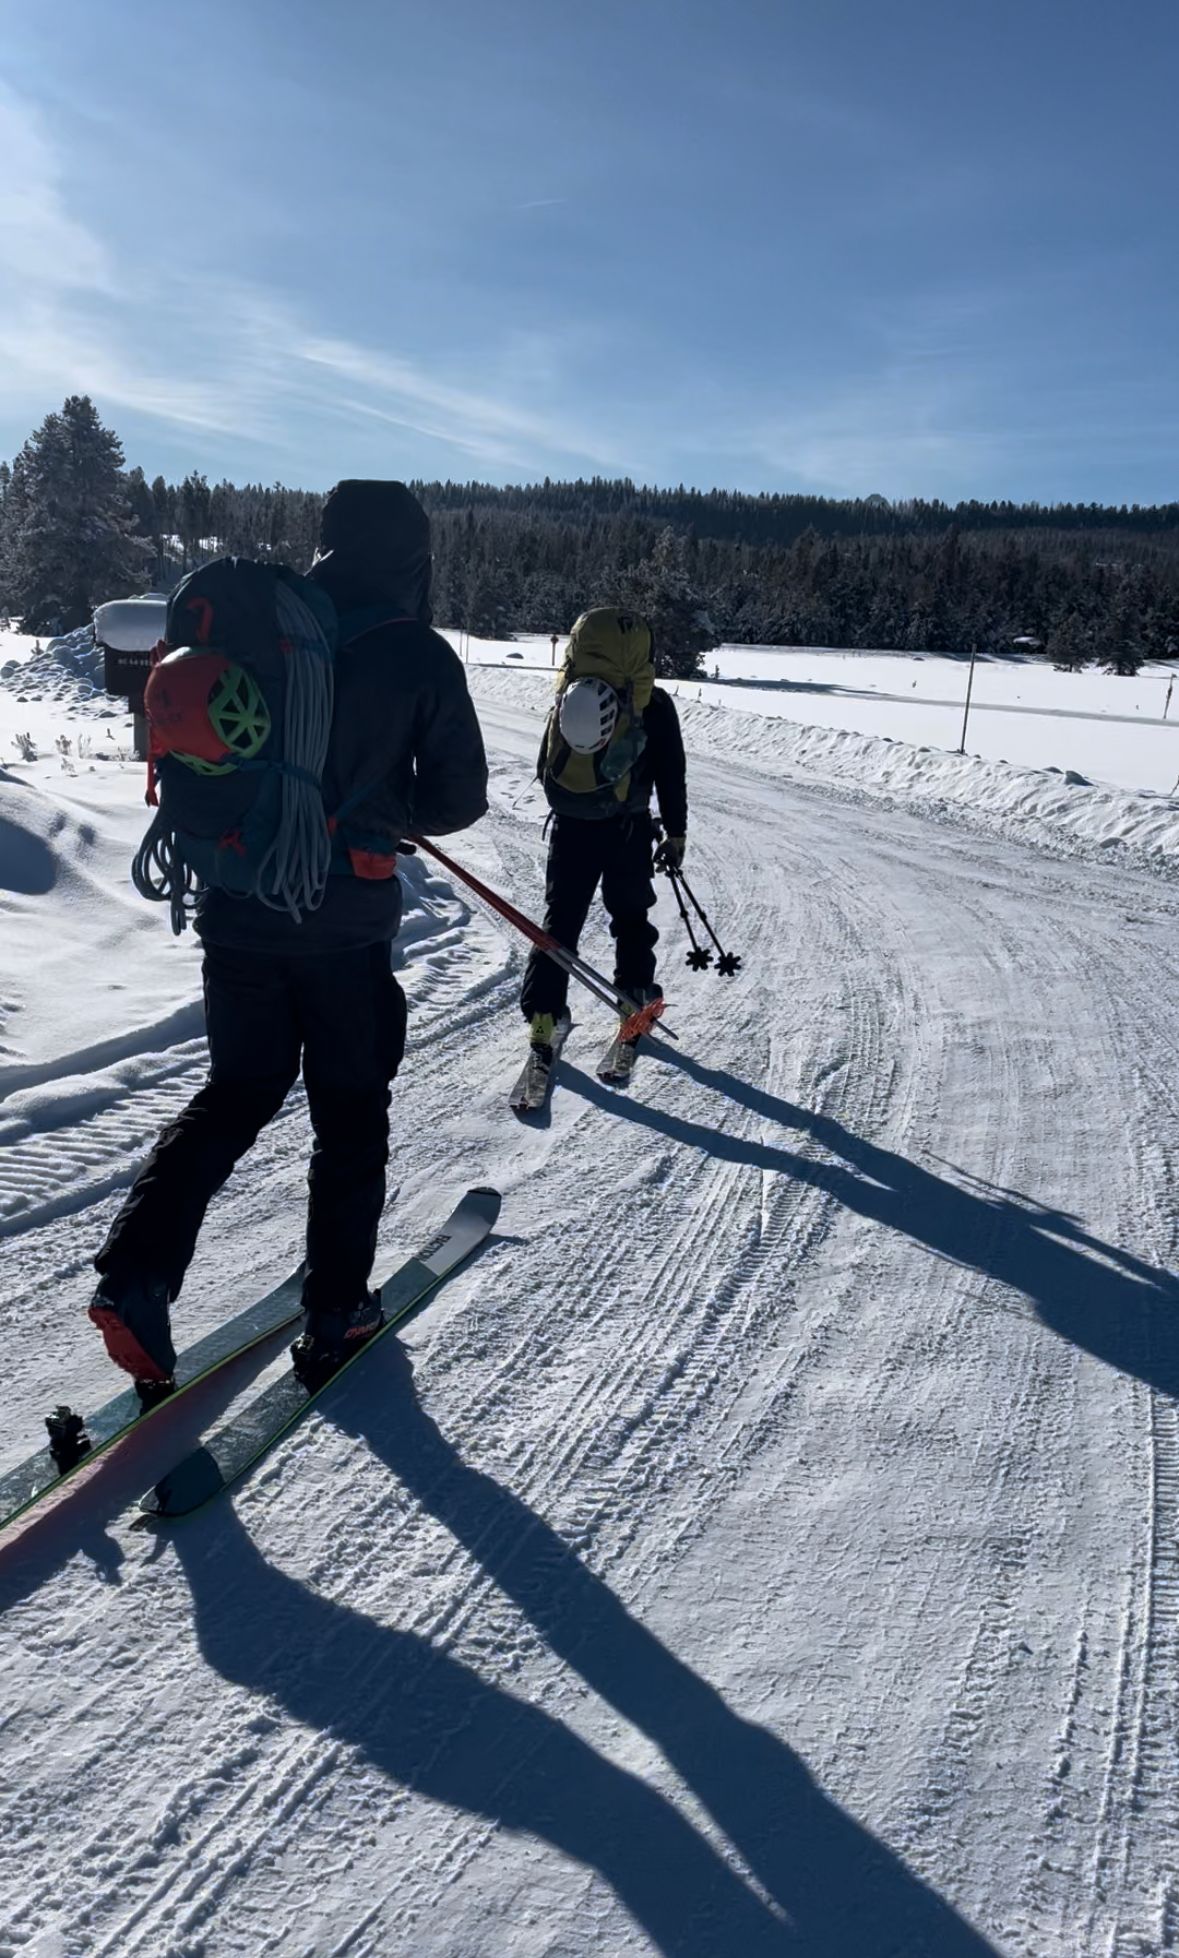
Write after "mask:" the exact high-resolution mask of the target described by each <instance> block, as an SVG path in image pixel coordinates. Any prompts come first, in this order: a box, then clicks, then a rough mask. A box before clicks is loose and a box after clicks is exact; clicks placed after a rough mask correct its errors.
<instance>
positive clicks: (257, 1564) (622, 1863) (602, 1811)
mask: <svg viewBox="0 0 1179 1958" xmlns="http://www.w3.org/2000/svg"><path fill="white" fill-rule="evenodd" d="M323 1412H324V1415H325V1417H326V1418H328V1419H331V1420H332V1421H334V1422H335V1423H337V1424H338V1425H339V1426H341V1427H343V1428H345V1429H346V1431H347V1432H349V1433H355V1434H357V1435H359V1436H363V1438H364V1439H365V1440H366V1441H367V1442H368V1444H369V1446H370V1447H371V1448H372V1450H373V1452H374V1453H375V1454H376V1455H377V1456H378V1457H379V1458H380V1459H381V1460H382V1461H383V1462H384V1463H385V1464H386V1465H387V1466H388V1468H389V1469H390V1470H391V1471H392V1472H393V1473H394V1474H395V1475H396V1476H397V1477H398V1478H399V1480H400V1481H401V1483H402V1484H403V1486H404V1487H405V1488H406V1489H407V1490H409V1491H410V1492H411V1494H412V1495H413V1496H414V1497H415V1498H416V1499H417V1500H419V1501H420V1502H421V1503H422V1504H423V1506H424V1507H425V1508H426V1509H428V1510H429V1511H430V1513H431V1514H433V1515H434V1516H436V1517H437V1518H438V1519H439V1520H440V1521H441V1522H443V1523H444V1524H445V1525H446V1526H447V1528H448V1529H450V1530H451V1531H452V1532H453V1534H454V1536H455V1537H456V1538H457V1540H458V1541H459V1542H460V1543H461V1544H462V1545H463V1546H464V1547H465V1549H466V1550H467V1551H468V1552H469V1554H470V1555H471V1557H473V1558H474V1559H475V1561H476V1562H477V1563H478V1564H479V1565H480V1566H481V1568H482V1569H483V1570H484V1571H485V1572H486V1574H487V1575H488V1577H489V1578H491V1580H492V1581H493V1582H494V1583H495V1584H496V1585H498V1586H499V1588H500V1589H501V1590H502V1591H503V1593H504V1594H505V1596H507V1597H508V1598H509V1599H510V1600H511V1601H512V1603H513V1604H514V1605H515V1606H516V1607H517V1608H518V1609H519V1611H520V1612H521V1613H522V1614H523V1615H524V1616H526V1617H527V1618H528V1620H529V1621H530V1622H531V1623H532V1624H533V1625H534V1626H535V1627H536V1629H537V1631H538V1632H539V1633H540V1634H541V1636H542V1637H543V1638H544V1639H545V1640H546V1642H547V1643H548V1644H549V1646H550V1647H551V1648H552V1650H553V1651H554V1653H556V1654H557V1656H558V1657H559V1658H560V1659H562V1660H563V1661H564V1662H565V1663H566V1664H567V1665H569V1666H570V1667H571V1668H573V1670H575V1671H576V1672H577V1673H578V1674H579V1675H580V1676H581V1678H582V1679H583V1680H584V1681H585V1682H586V1684H587V1685H588V1686H590V1687H591V1688H592V1689H593V1690H594V1691H595V1692H597V1693H598V1694H600V1695H601V1696H602V1697H603V1698H604V1699H606V1700H607V1701H608V1702H609V1703H610V1704H611V1705H612V1706H614V1707H615V1708H616V1709H617V1710H618V1712H619V1713H620V1714H622V1716H623V1717H624V1718H625V1719H626V1720H628V1721H630V1722H632V1723H633V1724H634V1725H635V1726H636V1727H638V1728H639V1729H641V1731H642V1732H643V1733H645V1734H646V1735H648V1736H649V1738H650V1739H651V1740H652V1741H654V1742H655V1744H656V1745H657V1746H658V1747H659V1748H660V1750H661V1751H662V1753H663V1755H664V1757H665V1758H666V1760H667V1762H668V1763H669V1765H670V1766H671V1767H672V1768H673V1769H674V1770H675V1772H676V1773H677V1774H678V1775H679V1776H680V1777H681V1779H682V1780H683V1782H684V1783H685V1784H686V1785H687V1786H688V1787H689V1788H690V1789H691V1790H692V1791H693V1793H694V1794H695V1795H696V1796H697V1798H698V1799H699V1800H700V1801H701V1802H702V1803H703V1805H704V1806H705V1808H706V1809H707V1810H708V1812H709V1813H710V1814H711V1816H712V1817H713V1819H714V1821H715V1822H716V1824H717V1826H718V1827H719V1828H720V1830H721V1831H722V1832H723V1834H724V1835H725V1836H726V1837H727V1838H728V1840H729V1842H730V1843H731V1844H732V1846H733V1848H734V1849H735V1850H736V1851H737V1854H738V1856H739V1857H740V1858H741V1859H742V1860H743V1862H744V1864H745V1866H746V1867H747V1869H748V1870H749V1871H751V1872H752V1874H753V1877H754V1878H755V1879H756V1887H755V1885H754V1884H753V1883H750V1882H748V1881H747V1880H745V1878H744V1877H743V1876H742V1875H741V1874H740V1873H739V1872H738V1871H737V1870H736V1869H735V1868H734V1867H733V1866H732V1865H731V1863H730V1862H728V1861H726V1859H725V1858H724V1857H723V1856H722V1855H721V1854H719V1853H718V1852H717V1850H716V1849H714V1848H713V1846H712V1845H711V1844H710V1843H709V1842H708V1841H707V1840H706V1838H705V1837H704V1836H702V1835H701V1834H700V1833H699V1832H698V1831H697V1830H696V1829H694V1828H693V1827H692V1826H691V1825H690V1824H689V1823H688V1822H687V1821H686V1820H685V1818H684V1817H683V1816H682V1815H681V1813H680V1812H679V1810H678V1809H677V1808H676V1807H674V1806H673V1804H672V1803H671V1802H669V1801H667V1800H665V1799H664V1797H663V1796H662V1795H660V1794H658V1793H657V1792H656V1791H655V1790H654V1789H652V1788H650V1787H649V1786H647V1784H646V1783H644V1782H643V1781H642V1780H640V1779H639V1778H638V1777H637V1776H636V1775H634V1774H631V1773H628V1772H626V1771H625V1770H623V1769H621V1768H619V1767H616V1766H614V1765H613V1764H612V1763H611V1762H609V1761H608V1760H606V1759H604V1758H603V1756H602V1755H600V1754H598V1753H597V1752H596V1751H595V1750H594V1749H593V1748H592V1747H590V1746H589V1745H588V1744H587V1743H586V1742H585V1741H583V1740H581V1739H579V1738H578V1737H577V1736H576V1735H575V1734H574V1733H573V1732H572V1731H571V1730H570V1729H568V1728H567V1727H565V1726H563V1725H562V1724H561V1723H560V1722H559V1721H557V1720H555V1719H553V1718H552V1717H551V1716H550V1715H548V1714H547V1713H544V1712H543V1711H542V1710H541V1709H540V1708H539V1707H537V1706H534V1705H531V1704H529V1703H528V1702H527V1701H526V1700H523V1699H519V1698H517V1697H515V1696H514V1695H511V1694H508V1693H506V1692H504V1691H502V1690H501V1689H500V1688H498V1687H496V1686H493V1685H491V1684H490V1683H488V1682H486V1681H484V1680H482V1679H480V1677H479V1676H478V1674H477V1673H475V1672H473V1671H471V1670H469V1669H468V1668H467V1667H466V1666H464V1665H462V1664H460V1663H459V1662H458V1661H457V1660H455V1659H453V1658H451V1657H450V1656H448V1655H447V1654H446V1653H444V1652H442V1651H439V1650H438V1649H437V1648H436V1647H435V1646H433V1645H431V1644H430V1642H429V1641H428V1640H426V1639H424V1638H422V1637H420V1636H418V1635H416V1634H414V1633H410V1632H403V1631H397V1630H395V1629H393V1628H391V1627H389V1626H386V1625H382V1624H378V1623H376V1622H374V1621H373V1620H371V1619H367V1618H364V1617H362V1616H361V1615H360V1614H359V1613H357V1612H355V1611H352V1610H350V1609H349V1608H347V1607H346V1606H343V1605H340V1604H336V1603H332V1602H330V1601H329V1600H327V1599H325V1598H322V1597H319V1596H317V1595H316V1594H315V1593H314V1592H312V1591H309V1590H308V1589H306V1588H305V1587H304V1586H302V1585H300V1584H299V1583H297V1582H295V1581H294V1580H293V1579H292V1578H289V1577H287V1576H285V1575H284V1574H283V1573H282V1572H280V1571H278V1570H275V1569H274V1568H273V1567H272V1566H271V1565H269V1564H267V1563H266V1561H265V1560H264V1559H263V1558H262V1556H261V1555H260V1553H259V1552H258V1550H257V1549H256V1548H255V1546H254V1545H253V1543H252V1542H251V1540H250V1539H249V1537H248V1536H247V1534H246V1532H245V1530H244V1528H243V1526H242V1524H241V1522H240V1520H239V1519H238V1517H237V1516H236V1514H235V1513H234V1512H233V1511H232V1510H231V1509H229V1508H228V1506H224V1507H220V1508H219V1509H218V1510H217V1511H216V1512H215V1515H214V1516H212V1517H210V1519H209V1520H208V1522H207V1523H206V1524H205V1525H204V1526H197V1527H191V1526H190V1527H188V1528H185V1527H181V1528H180V1529H179V1530H178V1531H177V1532H176V1533H175V1538H174V1543H175V1549H176V1553H177V1555H178V1556H179V1558H180V1561H181V1563H182V1565H183V1568H184V1571H185V1574H186V1576H187V1579H188V1582H189V1584H190V1586H191V1589H192V1595H193V1600H194V1605H195V1612H196V1626H197V1634H198V1638H199V1641H200V1647H201V1651H202V1653H203V1655H204V1657H205V1659H206V1660H207V1662H208V1663H209V1664H210V1665H211V1666H213V1667H214V1668H215V1669H216V1670H217V1671H218V1672H219V1673H221V1674H222V1675H223V1676H224V1677H225V1678H226V1679H229V1680H231V1681H233V1682H234V1683H236V1684H238V1685H241V1686H244V1687H246V1688H248V1689H249V1690H250V1691H252V1692H256V1693H262V1694H266V1695H268V1696H271V1697H273V1698H274V1699H275V1700H277V1701H279V1702H280V1703H281V1704H282V1705H283V1706H285V1707H286V1708H287V1709H288V1711H289V1712H290V1713H291V1714H292V1715H293V1716H294V1717H295V1718H296V1719H297V1720H299V1721H302V1722H304V1723H306V1724H308V1725H311V1726H316V1727H319V1728H320V1729H321V1730H323V1731H325V1732H326V1731H330V1732H331V1733H332V1735H333V1736H334V1737H336V1738H338V1739H341V1740H344V1741H346V1742H347V1743H349V1744H350V1745H351V1746H353V1747H355V1748H357V1749H358V1750H359V1751H360V1752H361V1753H362V1754H363V1755H365V1756H366V1757H367V1758H368V1760H370V1761H371V1762H372V1763H373V1764H374V1765H375V1766H376V1767H377V1768H379V1769H380V1770H381V1772H382V1773H383V1774H385V1775H387V1776H388V1777H389V1778H390V1780H393V1781H395V1782H397V1784H398V1785H399V1786H401V1787H405V1788H411V1789H413V1790H415V1791H417V1792H418V1793H420V1794H423V1795H425V1796H427V1797H428V1798H430V1799H432V1800H436V1801H441V1802H446V1803H449V1804H450V1805H451V1806H452V1807H454V1808H457V1809H463V1810H466V1811H468V1812H469V1813H472V1814H476V1815H479V1816H482V1817H485V1818H487V1819H488V1820H490V1821H494V1822H496V1823H499V1824H502V1825H504V1826H505V1827H507V1828H510V1829H513V1830H519V1831H523V1832H527V1833H529V1834H531V1835H534V1836H537V1837H540V1838H541V1839H542V1840H544V1841H547V1842H549V1843H550V1844H552V1845H553V1847H554V1848H556V1849H558V1850H560V1851H561V1852H562V1853H563V1854H564V1855H566V1856H568V1857H570V1858H572V1859H573V1860H575V1861H576V1862H578V1863H581V1864H582V1865H584V1866H585V1867H587V1868H589V1869H591V1870H596V1871H598V1872H599V1873H600V1874H601V1876H602V1877H603V1878H604V1879H605V1880H606V1882H607V1883H608V1884H609V1885H610V1886H611V1888H612V1889H613V1890H614V1892H615V1894H616V1896H617V1897H618V1898H619V1900H620V1902H621V1903H622V1904H623V1905H624V1907H625V1908H626V1909H627V1910H628V1911H629V1912H630V1913H631V1915H632V1917H633V1918H634V1919H635V1921H636V1922H637V1923H638V1924H639V1925H640V1926H641V1927H642V1929H643V1931H644V1932H645V1934H646V1936H647V1937H648V1939H649V1940H650V1942H651V1945H652V1947H653V1948H654V1949H655V1950H657V1951H659V1952H661V1953H664V1954H668V1955H669V1958H672V1955H673V1954H674V1958H729V1954H732V1958H760V1954H766V1958H770V1954H774V1955H775V1958H778V1954H781V1958H787V1954H790V1958H798V1954H814V1958H885V1954H888V1955H889V1958H892V1955H893V1954H895V1953H896V1952H898V1951H903V1952H904V1953H905V1954H906V1958H996V1954H995V1953H994V1951H993V1949H992V1947H991V1946H990V1945H989V1944H988V1943H987V1942H986V1940H985V1939H984V1938H982V1937H981V1936H980V1935H979V1934H978V1933H977V1932H975V1931H974V1930H972V1929H971V1927H970V1926H969V1925H968V1924H967V1923H966V1922H965V1921H964V1920H963V1919H962V1918H961V1917H959V1916H958V1915H957V1914H956V1913H955V1912H954V1911H953V1910H952V1909H951V1908H950V1906H949V1905H948V1904H946V1903H945V1902H944V1901H943V1900H942V1899H941V1898H940V1897H938V1896H937V1894H936V1893H935V1892H934V1891H933V1890H931V1889H930V1888H929V1887H928V1886H927V1885H926V1884H925V1883H923V1882H922V1881H921V1880H920V1879H919V1878H918V1877H916V1876H915V1875H914V1874H913V1873H912V1872H910V1871H909V1870H907V1869H906V1868H905V1866H904V1865H903V1863H901V1862H900V1861H899V1859H898V1858H897V1857H895V1856H894V1855H893V1854H892V1853H891V1851H889V1850H888V1849H886V1848H885V1847H884V1846H883V1844H881V1843H880V1842H879V1841H877V1840H876V1838H874V1837H873V1836H872V1835H871V1834H870V1833H869V1832H868V1831H867V1830H866V1829H864V1828H862V1827H861V1826H860V1825H859V1824H858V1823H857V1822H855V1821H854V1820H853V1818H852V1817H851V1816H850V1815H848V1814H847V1813H846V1812H845V1811H844V1810H842V1809H841V1808H839V1807H838V1806H837V1805H836V1804H835V1803H834V1802H832V1801H830V1800H829V1799H828V1798H827V1797H826V1796H825V1795H824V1794H823V1793H822V1791H821V1790H820V1789H819V1788H817V1787H816V1785H815V1783H814V1782H813V1780H812V1779H811V1777H810V1775H809V1774H808V1772H807V1770H806V1768H805V1767H804V1766H803V1764H802V1763H801V1761H800V1760H799V1759H798V1757H797V1756H796V1755H795V1754H793V1753H792V1752H791V1750H790V1749H789V1748H788V1747H787V1746H785V1745H784V1744H783V1742H781V1741H780V1740H779V1739H777V1738H776V1736H775V1735H773V1734H772V1733H771V1732H769V1730H768V1729H766V1728H764V1727H759V1726H756V1725H754V1724H752V1723H751V1722H748V1721H746V1720H744V1719H742V1718H740V1717H739V1716H738V1715H736V1714H734V1713H733V1712H732V1711H731V1710H730V1709H729V1708H728V1707H727V1706H726V1704H725V1702H724V1700H723V1699H722V1698H721V1697H720V1695H719V1694H718V1693H716V1692H715V1691H714V1690H713V1688H712V1687H710V1686H709V1685H707V1684H706V1683H705V1681H703V1680H702V1679H700V1678H699V1677H698V1676H697V1675H696V1674H695V1673H693V1672H692V1671H691V1670H690V1669H689V1668H688V1667H687V1666H686V1665H684V1664H683V1663H682V1662H681V1661H680V1660H679V1659H677V1658H676V1657H675V1656H674V1654H673V1653H671V1652H669V1651H668V1650H667V1648H666V1647H665V1646H664V1645H662V1644H661V1643H660V1642H659V1640H658V1639H656V1638H655V1637H654V1636H653V1634H652V1633H650V1632H648V1631H647V1630H645V1628H644V1627H643V1626H642V1625H641V1624H640V1623H639V1622H638V1621H637V1620H636V1619H634V1618H632V1617H631V1616H630V1615H629V1613H628V1612H627V1611H626V1609H625V1607H624V1606H623V1605H622V1604H621V1603H620V1602H619V1600H618V1599H617V1598H616V1597H615V1596H614V1594H613V1592H612V1591H611V1590H610V1588H609V1587H608V1585H606V1584H605V1583H604V1582H603V1581H602V1580H601V1579H600V1578H598V1577H596V1576H594V1574H593V1573H592V1572H591V1571H590V1570H588V1569H587V1568H586V1566H585V1565H584V1564H583V1563H582V1562H581V1561H580V1559H579V1558H578V1557H577V1556H576V1555H575V1553H574V1552H573V1551H572V1550H571V1549H570V1548H569V1546H568V1545H567V1544H566V1543H565V1542H564V1541H563V1540H562V1538H561V1537H560V1536H559V1535H558V1534H557V1532H556V1531H555V1530H553V1529H552V1528H551V1527H550V1526H549V1525H548V1524H547V1523H545V1522H544V1521H543V1520H542V1518H540V1517H539V1516H537V1515H536V1514H535V1513H534V1512H533V1511H531V1510H530V1509H528V1508H527V1507H526V1505H525V1504H524V1503H523V1502H521V1501H520V1500H519V1498H518V1497H516V1496H514V1495H513V1494H511V1493H510V1491H508V1490H506V1489H504V1488H502V1487H501V1486H500V1484H499V1483H498V1482H496V1481H495V1480H494V1479H493V1478H492V1477H491V1476H490V1475H487V1474H486V1473H483V1472H481V1471H479V1470H477V1469H474V1468H472V1467H470V1466H469V1465H468V1464H466V1463H465V1462H464V1461H463V1460H462V1459H461V1457H460V1456H459V1455H458V1453H457V1452H456V1450H455V1449H454V1447H453V1446H452V1445H451V1443H450V1442H449V1441H447V1440H446V1438H445V1437H444V1436H443V1435H442V1434H441V1433H440V1431H439V1429H438V1427H437V1426H436V1424H435V1423H434V1421H433V1420H431V1418H430V1417H429V1415H428V1414H427V1413H426V1412H425V1410H424V1408H423V1407H422V1406H421V1404H420V1402H419V1400H418V1398H417V1395H416V1392H415V1389H414V1384H413V1376H412V1369H411V1367H410V1363H409V1359H408V1355H407V1354H406V1353H405V1349H404V1348H403V1347H401V1346H400V1345H399V1344H398V1343H397V1342H396V1341H394V1340H392V1339H390V1340H386V1341H385V1342H383V1343H382V1345H381V1346H380V1347H379V1348H378V1349H376V1350H375V1351H374V1353H373V1354H372V1356H371V1358H370V1359H369V1361H368V1362H366V1364H365V1366H364V1367H362V1368H358V1369H355V1370H354V1371H353V1372H352V1374H351V1375H350V1376H349V1381H348V1385H347V1388H346V1390H344V1389H343V1384H342V1383H341V1391H339V1392H333V1393H332V1394H330V1395H329V1396H328V1397H327V1400H326V1402H325V1404H324V1407H323ZM759 1889H760V1892H761V1894H760V1895H759ZM766 1899H769V1902H767V1901H766Z"/></svg>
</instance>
